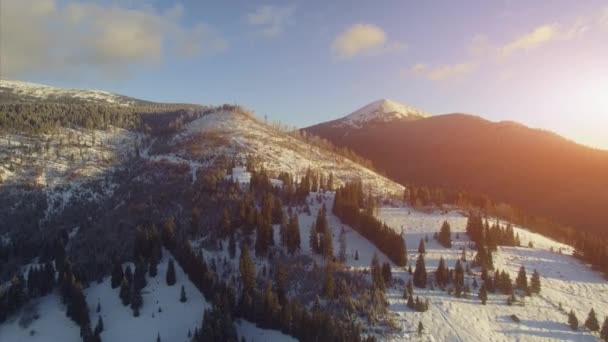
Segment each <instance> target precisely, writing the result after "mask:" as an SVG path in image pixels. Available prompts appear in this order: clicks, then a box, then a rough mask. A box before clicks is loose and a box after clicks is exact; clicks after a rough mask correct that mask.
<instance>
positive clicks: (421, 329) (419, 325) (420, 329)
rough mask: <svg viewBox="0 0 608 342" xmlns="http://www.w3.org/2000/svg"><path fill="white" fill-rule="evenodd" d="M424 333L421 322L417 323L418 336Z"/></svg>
mask: <svg viewBox="0 0 608 342" xmlns="http://www.w3.org/2000/svg"><path fill="white" fill-rule="evenodd" d="M423 332H424V325H422V321H420V322H418V335H422V333H423Z"/></svg>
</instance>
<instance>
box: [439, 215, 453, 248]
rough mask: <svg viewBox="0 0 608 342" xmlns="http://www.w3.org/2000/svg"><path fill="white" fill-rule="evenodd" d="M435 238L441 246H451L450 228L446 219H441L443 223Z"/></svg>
mask: <svg viewBox="0 0 608 342" xmlns="http://www.w3.org/2000/svg"><path fill="white" fill-rule="evenodd" d="M437 240H438V241H439V243H441V245H443V247H445V248H451V247H452V230H451V227H450V224H449V223H448V221H443V225H442V226H441V230H440V231H439V234H438V235H437Z"/></svg>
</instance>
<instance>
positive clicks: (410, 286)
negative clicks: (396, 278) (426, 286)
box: [406, 278, 414, 296]
mask: <svg viewBox="0 0 608 342" xmlns="http://www.w3.org/2000/svg"><path fill="white" fill-rule="evenodd" d="M406 290H407V293H408V294H409V295H410V296H413V295H414V283H413V282H412V278H410V280H409V281H408V282H407V287H406Z"/></svg>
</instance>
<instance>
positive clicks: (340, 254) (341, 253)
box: [338, 230, 346, 263]
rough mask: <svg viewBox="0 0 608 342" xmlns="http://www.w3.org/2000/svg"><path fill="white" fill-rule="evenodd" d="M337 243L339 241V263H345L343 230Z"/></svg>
mask: <svg viewBox="0 0 608 342" xmlns="http://www.w3.org/2000/svg"><path fill="white" fill-rule="evenodd" d="M339 243H340V250H339V251H338V260H340V262H341V263H345V262H346V234H345V232H344V230H343V231H342V233H340V237H339Z"/></svg>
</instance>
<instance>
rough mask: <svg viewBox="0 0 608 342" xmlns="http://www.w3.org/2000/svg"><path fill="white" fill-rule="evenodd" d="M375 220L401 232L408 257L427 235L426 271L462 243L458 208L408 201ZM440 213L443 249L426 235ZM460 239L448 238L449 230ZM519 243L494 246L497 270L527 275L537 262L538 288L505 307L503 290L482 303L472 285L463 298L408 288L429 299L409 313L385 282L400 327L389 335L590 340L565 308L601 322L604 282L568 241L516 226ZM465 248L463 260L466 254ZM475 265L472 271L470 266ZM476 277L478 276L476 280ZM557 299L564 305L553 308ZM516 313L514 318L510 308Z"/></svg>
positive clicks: (607, 303) (606, 307)
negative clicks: (445, 225)
mask: <svg viewBox="0 0 608 342" xmlns="http://www.w3.org/2000/svg"><path fill="white" fill-rule="evenodd" d="M378 216H379V219H381V220H383V221H385V222H386V223H387V224H388V225H389V226H390V227H392V228H394V229H396V230H397V231H401V229H403V231H404V233H405V239H406V241H407V247H408V252H409V256H410V259H409V260H410V263H412V264H413V265H415V261H416V258H417V248H418V243H419V241H420V239H421V238H424V237H425V236H427V235H428V236H429V243H427V244H426V252H427V253H426V255H425V261H426V266H427V271H428V272H434V271H435V270H436V267H437V263H438V260H439V257H441V256H443V257H444V258H445V259H446V264H447V266H449V267H450V268H453V267H454V264H455V260H456V259H457V258H459V257H460V253H461V252H460V251H459V248H460V247H462V246H465V245H467V244H468V239H467V237H466V235H465V234H464V231H465V228H466V222H467V220H466V218H464V217H463V216H462V215H460V214H459V213H457V212H448V213H446V214H444V213H442V212H439V211H436V212H433V213H422V212H418V211H415V210H413V209H411V208H407V207H406V208H381V209H380V210H379V215H378ZM444 220H447V221H448V222H449V223H450V225H451V228H452V240H453V246H452V248H451V249H446V248H444V247H443V246H441V245H439V244H438V243H437V242H436V241H434V240H433V234H434V233H435V232H438V231H439V229H440V228H441V224H442V222H443V221H444ZM457 232H458V233H459V235H460V239H455V235H456V233H457ZM515 233H518V234H519V236H520V238H521V240H522V245H524V246H527V245H528V242H530V241H531V242H532V243H533V245H534V248H527V247H499V250H498V252H497V253H494V265H495V267H496V268H497V269H500V270H505V271H507V272H509V273H510V275H511V279H512V280H515V278H516V276H517V271H518V270H519V268H520V266H521V265H524V266H525V267H526V270H527V273H528V277H530V276H531V274H532V272H533V271H534V270H535V269H536V270H538V272H539V273H540V276H541V284H542V291H541V294H540V295H535V296H533V297H525V298H523V299H522V301H523V305H519V304H516V305H513V306H508V305H507V304H506V299H507V296H505V295H502V294H490V295H489V300H488V302H487V305H485V306H483V305H481V303H480V300H479V298H478V296H477V292H478V290H475V289H471V292H472V293H471V295H470V296H469V298H468V299H464V298H455V297H454V296H449V295H448V294H447V293H446V292H443V291H439V290H438V289H437V290H435V291H432V290H430V289H429V288H428V286H427V289H415V290H414V294H415V295H420V296H421V297H425V298H429V300H430V302H431V307H430V310H429V311H427V312H424V313H417V312H413V310H411V309H408V308H407V306H406V301H405V300H403V299H402V294H403V288H396V289H391V290H390V291H389V292H388V294H387V296H388V297H389V302H390V309H391V310H392V311H394V312H396V313H397V314H398V315H399V317H400V319H401V323H402V326H403V333H402V334H399V335H397V336H391V337H390V339H393V340H396V341H397V340H404V339H414V338H416V339H420V340H426V341H597V336H593V335H591V334H590V333H589V332H584V331H572V330H571V329H570V327H569V326H568V324H567V321H568V318H567V313H568V312H569V311H570V310H571V309H572V310H574V311H575V313H576V315H577V317H578V319H579V323H580V324H581V325H582V324H583V323H584V321H585V319H586V317H587V314H588V312H589V311H590V310H591V308H594V309H595V311H596V313H597V314H598V320H600V323H601V322H603V319H604V317H605V316H606V315H608V281H606V279H604V278H603V277H602V276H601V275H600V274H598V273H596V272H593V271H592V270H591V269H590V268H589V267H588V266H587V265H584V264H582V263H581V262H580V261H578V260H577V259H575V258H574V257H572V256H571V253H572V248H571V247H570V246H566V245H563V244H561V243H558V242H555V241H552V240H551V239H548V238H546V237H543V236H541V235H539V234H536V233H532V232H529V231H527V230H524V229H522V228H520V227H515ZM560 249H561V250H562V253H563V254H560V253H559V250H560ZM472 255H473V254H472V252H468V253H467V260H469V261H470V260H472ZM474 271H475V270H474ZM478 271H479V270H478V269H477V272H474V273H475V275H473V276H466V279H465V282H469V284H471V283H472V279H473V278H475V277H476V278H477V281H478V282H479V283H480V279H479V274H478ZM395 276H397V277H401V278H403V279H408V277H409V275H408V274H407V272H395ZM480 284H481V283H480ZM560 305H561V306H562V308H563V310H560V309H559V308H560ZM513 314H515V315H517V316H518V317H519V319H520V320H521V321H520V322H519V323H515V322H514V321H513V320H512V319H511V317H510V316H511V315H513ZM418 322H422V323H423V325H424V327H425V333H424V334H423V336H422V337H419V336H418V333H417V332H416V328H417V325H418Z"/></svg>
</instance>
